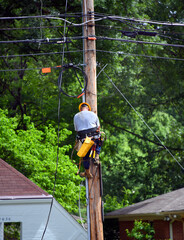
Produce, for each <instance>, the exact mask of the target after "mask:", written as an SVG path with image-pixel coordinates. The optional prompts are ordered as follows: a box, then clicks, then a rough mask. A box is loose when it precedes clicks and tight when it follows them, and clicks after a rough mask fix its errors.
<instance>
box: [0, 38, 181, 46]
mask: <svg viewBox="0 0 184 240" xmlns="http://www.w3.org/2000/svg"><path fill="white" fill-rule="evenodd" d="M95 37H96V39H97V40H110V41H120V42H128V43H134V44H150V45H158V46H164V47H178V48H183V47H184V45H181V44H169V43H159V42H146V41H137V40H129V39H122V38H111V37H103V36H95ZM87 38H88V37H85V36H76V37H65V38H51V39H49V38H46V39H25V40H11V41H0V44H5V43H47V44H49V43H50V44H53V43H56V44H60V43H64V42H67V41H71V40H80V39H87Z"/></svg>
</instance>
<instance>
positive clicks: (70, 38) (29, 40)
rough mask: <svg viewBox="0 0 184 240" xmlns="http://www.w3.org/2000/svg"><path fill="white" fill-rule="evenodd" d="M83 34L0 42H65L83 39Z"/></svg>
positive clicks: (0, 42) (2, 42)
mask: <svg viewBox="0 0 184 240" xmlns="http://www.w3.org/2000/svg"><path fill="white" fill-rule="evenodd" d="M85 38H86V37H84V36H75V37H67V38H66V37H64V38H46V39H24V40H10V41H9V40H8V41H0V44H5V43H8V44H9V43H46V44H49V43H50V44H52V43H58V44H59V43H66V42H67V41H71V40H80V39H85Z"/></svg>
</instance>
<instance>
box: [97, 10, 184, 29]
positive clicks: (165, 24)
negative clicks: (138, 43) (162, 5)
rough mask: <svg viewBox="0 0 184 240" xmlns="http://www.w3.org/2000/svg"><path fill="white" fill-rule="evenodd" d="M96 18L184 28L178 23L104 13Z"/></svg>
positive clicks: (182, 24) (183, 24)
mask: <svg viewBox="0 0 184 240" xmlns="http://www.w3.org/2000/svg"><path fill="white" fill-rule="evenodd" d="M95 16H98V17H104V18H105V17H106V18H109V19H113V20H126V21H130V22H138V23H139V22H140V23H149V24H156V25H164V26H184V23H177V22H161V21H156V20H146V19H144V20H143V19H137V18H130V17H122V16H117V15H114V16H113V15H107V14H102V13H97V12H95Z"/></svg>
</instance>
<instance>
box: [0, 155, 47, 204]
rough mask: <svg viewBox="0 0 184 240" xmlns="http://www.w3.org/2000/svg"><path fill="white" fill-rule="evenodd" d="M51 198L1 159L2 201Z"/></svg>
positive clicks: (0, 181) (0, 188)
mask: <svg viewBox="0 0 184 240" xmlns="http://www.w3.org/2000/svg"><path fill="white" fill-rule="evenodd" d="M46 197H51V195H49V194H48V193H47V192H45V191H44V190H42V189H41V188H40V187H38V186H37V185H36V184H34V183H33V182H32V181H30V180H29V179H28V178H26V177H25V176H24V175H23V174H21V173H20V172H19V171H17V170H16V169H15V168H13V167H11V166H10V165H9V164H8V163H6V162H5V161H3V160H2V159H0V199H1V200H2V199H9V198H11V199H12V198H13V199H15V198H46Z"/></svg>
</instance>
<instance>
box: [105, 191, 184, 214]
mask: <svg viewBox="0 0 184 240" xmlns="http://www.w3.org/2000/svg"><path fill="white" fill-rule="evenodd" d="M178 211H184V188H181V189H178V190H175V191H172V192H169V193H166V194H163V195H160V196H158V197H154V198H150V199H147V200H145V201H142V202H139V203H136V204H133V205H131V206H128V207H125V208H121V209H118V210H115V211H113V212H110V213H107V214H106V216H118V217H120V215H139V214H158V213H161V212H178Z"/></svg>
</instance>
